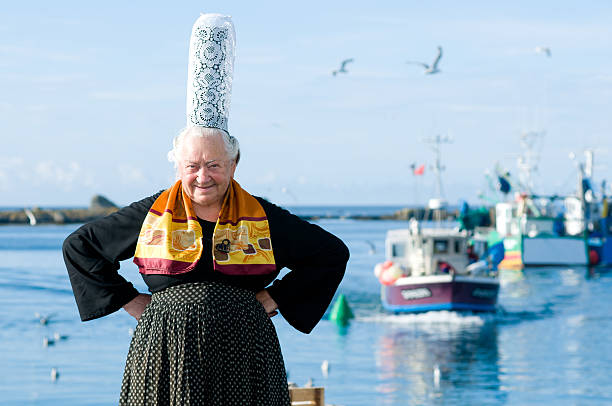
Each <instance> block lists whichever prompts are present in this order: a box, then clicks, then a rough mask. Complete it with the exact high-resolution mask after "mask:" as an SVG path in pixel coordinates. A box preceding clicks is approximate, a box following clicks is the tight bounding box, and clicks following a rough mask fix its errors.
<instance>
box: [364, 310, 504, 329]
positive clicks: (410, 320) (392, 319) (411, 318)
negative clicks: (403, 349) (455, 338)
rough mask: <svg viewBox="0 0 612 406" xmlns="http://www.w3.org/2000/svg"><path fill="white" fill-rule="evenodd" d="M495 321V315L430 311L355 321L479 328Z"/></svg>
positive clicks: (367, 317)
mask: <svg viewBox="0 0 612 406" xmlns="http://www.w3.org/2000/svg"><path fill="white" fill-rule="evenodd" d="M493 320H495V315H493V314H488V313H482V314H475V313H472V312H466V313H462V312H454V311H431V312H426V313H415V314H385V313H381V314H375V315H369V316H365V317H363V316H362V317H359V316H358V317H357V321H361V322H366V323H389V324H404V325H405V324H417V325H420V324H425V325H426V324H440V325H457V326H466V325H472V326H481V325H483V324H485V323H487V322H489V321H493Z"/></svg>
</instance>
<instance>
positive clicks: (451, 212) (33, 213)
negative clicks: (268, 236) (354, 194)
mask: <svg viewBox="0 0 612 406" xmlns="http://www.w3.org/2000/svg"><path fill="white" fill-rule="evenodd" d="M307 207H311V208H314V207H320V208H322V209H324V208H330V209H331V208H332V206H304V207H303V208H307ZM366 207H367V206H354V209H355V210H354V211H355V212H358V211H359V210H357V209H358V208H366ZM374 207H377V208H382V207H384V206H374ZM337 208H338V210H335V211H334V210H328V213H321V214H314V213H313V214H307V213H299V210H296V211H297V213H296V212H294V211H293V208H291V207H289V209H290V210H291V211H292V212H293V213H294V214H296V215H297V216H298V217H301V218H303V219H305V220H321V219H351V220H409V219H410V218H413V217H414V218H417V219H422V220H435V219H438V220H456V219H457V218H458V216H459V211H458V210H457V209H448V210H445V209H441V210H429V209H427V208H426V207H406V208H403V209H399V210H396V211H394V212H391V213H388V214H378V213H377V214H367V213H359V214H357V213H355V214H352V213H351V207H350V206H338V207H337ZM117 210H119V208H118V207H97V208H38V207H34V208H10V209H9V210H6V209H3V208H0V225H8V224H24V225H28V224H29V225H41V224H74V223H86V222H88V221H92V220H95V219H98V218H101V217H104V216H107V215H108V214H111V213H113V212H115V211H117Z"/></svg>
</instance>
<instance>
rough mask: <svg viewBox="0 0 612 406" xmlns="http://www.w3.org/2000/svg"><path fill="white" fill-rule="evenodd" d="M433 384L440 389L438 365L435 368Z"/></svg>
mask: <svg viewBox="0 0 612 406" xmlns="http://www.w3.org/2000/svg"><path fill="white" fill-rule="evenodd" d="M433 382H434V387H435V388H436V389H440V367H439V366H438V364H435V365H434V368H433Z"/></svg>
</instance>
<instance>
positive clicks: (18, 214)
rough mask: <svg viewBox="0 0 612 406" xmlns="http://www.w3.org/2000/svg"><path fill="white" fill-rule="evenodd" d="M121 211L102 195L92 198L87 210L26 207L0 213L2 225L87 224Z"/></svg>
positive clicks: (0, 223)
mask: <svg viewBox="0 0 612 406" xmlns="http://www.w3.org/2000/svg"><path fill="white" fill-rule="evenodd" d="M117 210H119V206H117V205H116V204H114V203H113V202H111V201H110V200H108V199H107V198H106V197H104V196H101V195H95V196H93V197H92V199H91V202H90V204H89V207H87V208H71V209H70V208H66V209H63V208H62V209H57V208H40V207H24V208H23V209H12V210H4V211H0V225H2V224H30V225H40V224H68V223H86V222H88V221H91V220H95V219H97V218H100V217H104V216H106V215H108V214H110V213H113V212H115V211H117Z"/></svg>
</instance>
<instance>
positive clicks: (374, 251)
mask: <svg viewBox="0 0 612 406" xmlns="http://www.w3.org/2000/svg"><path fill="white" fill-rule="evenodd" d="M366 244H368V245H369V246H370V251H368V252H369V254H370V255H374V254H376V245H374V243H373V242H372V241H369V240H366Z"/></svg>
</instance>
